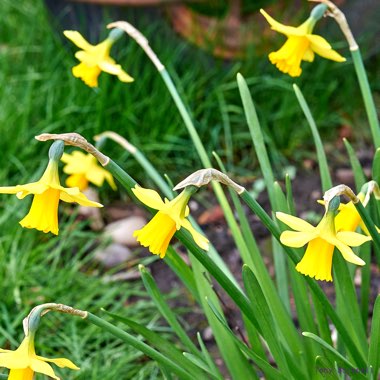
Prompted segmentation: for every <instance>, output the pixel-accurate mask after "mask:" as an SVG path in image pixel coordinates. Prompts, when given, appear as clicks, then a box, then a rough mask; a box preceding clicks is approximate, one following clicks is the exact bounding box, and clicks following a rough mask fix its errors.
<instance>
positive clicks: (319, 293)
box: [240, 191, 368, 368]
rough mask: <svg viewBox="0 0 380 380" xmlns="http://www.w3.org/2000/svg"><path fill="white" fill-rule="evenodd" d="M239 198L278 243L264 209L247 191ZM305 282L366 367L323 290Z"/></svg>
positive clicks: (292, 256) (294, 257) (289, 251)
mask: <svg viewBox="0 0 380 380" xmlns="http://www.w3.org/2000/svg"><path fill="white" fill-rule="evenodd" d="M240 196H241V198H242V199H243V201H244V202H245V203H246V204H247V206H248V207H249V208H250V209H251V210H252V211H253V212H254V213H255V214H256V215H257V216H258V217H259V218H260V220H261V221H262V223H263V224H264V225H265V227H266V228H267V229H268V230H269V231H270V233H271V234H272V235H273V236H274V237H275V238H276V239H277V240H278V241H280V235H281V231H280V230H279V229H278V227H277V226H276V225H275V223H274V222H273V221H272V219H271V218H270V217H269V215H268V214H267V213H266V212H265V211H264V209H263V208H262V207H261V206H260V205H259V204H258V203H257V201H256V200H255V199H253V198H252V196H251V195H250V194H249V193H248V192H247V191H244V192H243V193H241V194H240ZM359 203H360V202H359ZM362 207H363V206H362ZM363 209H364V208H363ZM358 211H359V209H358ZM359 213H360V212H359ZM367 227H368V226H367ZM284 251H285V252H286V253H287V254H288V255H289V257H290V259H291V260H292V261H293V262H294V264H297V263H298V261H299V258H298V256H297V254H296V252H294V251H293V250H292V249H290V248H289V247H286V246H284ZM305 281H306V282H307V283H308V285H309V287H310V289H311V291H312V292H313V293H314V294H315V295H316V297H317V298H318V299H319V301H320V302H321V304H322V307H323V308H324V310H325V312H326V313H327V315H328V316H329V317H330V318H331V320H332V322H333V323H334V325H335V327H336V328H337V330H338V332H339V333H340V334H341V336H342V338H343V339H344V341H345V342H346V343H347V347H348V349H349V351H350V352H351V354H352V357H353V358H355V362H356V363H357V365H358V366H364V367H365V365H366V360H365V358H364V357H363V355H362V354H361V353H360V351H359V350H358V349H357V347H356V345H355V343H354V342H353V340H352V338H351V336H350V334H349V333H348V331H347V329H346V327H345V326H344V324H343V322H342V321H341V319H340V318H339V316H338V315H337V314H336V312H335V310H334V308H333V307H332V305H331V304H330V301H329V300H328V298H327V297H326V295H325V293H324V292H323V290H322V289H321V288H320V287H319V286H318V284H317V283H316V282H315V281H314V280H313V279H311V278H310V277H307V276H305ZM364 367H363V368H364Z"/></svg>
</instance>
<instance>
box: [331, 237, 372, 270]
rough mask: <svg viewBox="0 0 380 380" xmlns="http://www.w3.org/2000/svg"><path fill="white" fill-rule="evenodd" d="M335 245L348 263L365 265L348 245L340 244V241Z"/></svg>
mask: <svg viewBox="0 0 380 380" xmlns="http://www.w3.org/2000/svg"><path fill="white" fill-rule="evenodd" d="M334 245H335V246H336V247H337V248H338V249H339V251H340V253H341V254H342V256H343V258H344V259H345V260H346V261H348V262H350V263H352V264H356V265H365V262H364V261H363V260H362V259H361V258H360V257H358V256H356V255H355V253H354V252H353V250H352V249H351V248H350V247H349V246H348V245H346V244H344V243H342V242H340V241H339V240H338V239H336V242H335V244H334Z"/></svg>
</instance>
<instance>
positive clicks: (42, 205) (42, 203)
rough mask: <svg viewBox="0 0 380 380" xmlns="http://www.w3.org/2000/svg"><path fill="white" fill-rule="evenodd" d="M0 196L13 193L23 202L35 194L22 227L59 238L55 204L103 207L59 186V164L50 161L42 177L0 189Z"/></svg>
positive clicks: (75, 190)
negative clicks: (64, 203)
mask: <svg viewBox="0 0 380 380" xmlns="http://www.w3.org/2000/svg"><path fill="white" fill-rule="evenodd" d="M0 194H16V195H17V198H19V199H23V198H25V197H26V196H27V195H29V194H34V198H33V202H32V206H31V208H30V211H29V213H28V214H27V215H26V216H25V218H24V219H22V220H21V221H20V224H21V226H22V227H25V228H35V229H37V230H39V231H43V232H45V233H47V232H52V233H53V234H55V235H58V203H59V200H62V201H64V202H70V203H71V202H76V203H79V204H80V205H82V206H89V207H103V206H102V205H101V204H100V203H97V202H92V201H90V200H89V199H87V197H86V196H85V195H84V194H82V193H81V192H80V190H79V189H78V188H77V187H75V188H66V187H62V186H61V184H60V181H59V176H58V162H57V161H56V160H50V161H49V164H48V166H47V168H46V170H45V172H44V174H43V176H42V177H41V178H40V179H39V180H38V181H37V182H32V183H27V184H25V185H17V186H9V187H0Z"/></svg>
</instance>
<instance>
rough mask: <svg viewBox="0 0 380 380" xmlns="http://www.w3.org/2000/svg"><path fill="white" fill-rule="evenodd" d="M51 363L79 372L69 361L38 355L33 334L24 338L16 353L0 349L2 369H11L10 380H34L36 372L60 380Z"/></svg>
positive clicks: (0, 365)
mask: <svg viewBox="0 0 380 380" xmlns="http://www.w3.org/2000/svg"><path fill="white" fill-rule="evenodd" d="M49 362H50V363H54V364H55V365H57V366H58V367H60V368H65V367H67V368H70V369H75V370H79V368H78V367H77V366H76V365H75V364H74V363H73V362H71V361H70V360H69V359H65V358H56V359H48V358H44V357H42V356H38V355H36V352H35V348H34V334H32V333H30V334H29V335H27V336H26V337H25V338H24V340H23V341H22V343H21V344H20V346H19V347H18V348H17V350H16V351H11V350H3V349H0V367H4V368H8V369H10V372H9V376H8V380H33V377H34V373H35V372H37V373H42V374H44V375H47V376H49V377H51V378H53V379H56V380H59V377H58V376H56V374H55V373H54V370H53V368H52V367H51V365H50V364H49Z"/></svg>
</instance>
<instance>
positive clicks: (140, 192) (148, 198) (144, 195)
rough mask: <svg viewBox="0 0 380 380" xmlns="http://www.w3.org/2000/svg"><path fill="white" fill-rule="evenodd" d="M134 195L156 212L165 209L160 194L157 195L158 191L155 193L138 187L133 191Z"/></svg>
mask: <svg viewBox="0 0 380 380" xmlns="http://www.w3.org/2000/svg"><path fill="white" fill-rule="evenodd" d="M132 191H133V194H134V195H135V196H136V198H137V199H138V200H139V201H140V202H142V203H144V204H145V205H146V206H148V207H150V208H153V209H155V210H161V209H163V208H164V207H165V203H164V202H163V200H162V199H161V197H160V194H158V193H157V191H154V190H152V189H145V188H143V187H140V186H138V185H136V186H135V187H134V188H133V189H132Z"/></svg>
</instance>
